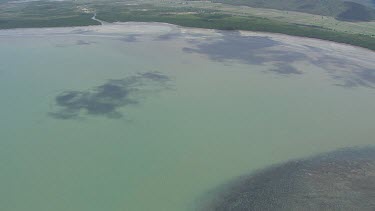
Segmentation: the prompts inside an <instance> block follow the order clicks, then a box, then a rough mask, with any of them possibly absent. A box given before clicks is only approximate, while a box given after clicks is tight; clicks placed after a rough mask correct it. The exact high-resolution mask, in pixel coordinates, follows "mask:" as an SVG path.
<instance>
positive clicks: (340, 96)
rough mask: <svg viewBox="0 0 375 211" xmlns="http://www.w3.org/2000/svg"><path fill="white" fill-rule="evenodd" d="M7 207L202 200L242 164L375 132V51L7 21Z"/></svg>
mask: <svg viewBox="0 0 375 211" xmlns="http://www.w3.org/2000/svg"><path fill="white" fill-rule="evenodd" d="M0 58H1V62H0V96H1V106H0V108H1V109H0V117H1V118H0V126H1V127H0V172H1V173H0V186H1V189H0V210H4V211H24V210H28V211H50V210H54V211H96V210H98V211H99V210H100V211H102V210H113V211H117V210H131V211H138V210H160V211H169V210H170V211H177V210H194V208H195V207H196V205H197V204H199V200H200V199H201V198H202V197H203V196H204V195H205V193H207V192H208V191H210V190H212V189H214V188H215V187H217V186H219V185H221V184H223V183H226V182H227V181H229V180H231V179H233V178H235V177H237V176H239V175H243V174H247V173H251V172H252V171H255V170H258V169H261V168H265V167H268V166H270V165H272V164H276V163H280V162H285V161H288V160H290V159H297V158H301V157H305V156H310V155H314V154H317V153H321V152H326V151H330V150H335V149H338V148H342V147H350V146H365V145H371V144H375V140H374V137H375V124H374V118H375V113H374V108H375V62H374V61H375V54H374V53H373V52H371V51H368V50H365V49H361V48H356V47H352V46H346V45H341V44H336V43H331V42H326V41H319V40H312V39H304V38H295V37H289V36H284V35H271V34H262V33H251V32H220V31H213V30H202V29H193V28H181V27H176V26H173V25H168V24H156V23H155V24H144V23H126V24H121V23H117V24H111V25H105V26H94V27H77V28H56V29H17V30H3V31H0Z"/></svg>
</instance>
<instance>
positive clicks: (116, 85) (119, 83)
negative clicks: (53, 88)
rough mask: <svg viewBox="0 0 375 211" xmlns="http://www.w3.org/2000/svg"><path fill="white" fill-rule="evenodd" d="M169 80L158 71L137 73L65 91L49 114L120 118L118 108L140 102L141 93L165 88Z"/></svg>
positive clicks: (71, 117) (55, 115) (52, 115)
mask: <svg viewBox="0 0 375 211" xmlns="http://www.w3.org/2000/svg"><path fill="white" fill-rule="evenodd" d="M169 81H170V79H169V77H168V76H166V75H163V74H161V73H159V72H145V73H139V74H137V75H134V76H130V77H127V78H123V79H116V80H109V81H107V82H106V83H104V84H103V85H100V86H98V87H94V88H93V89H92V90H87V91H65V92H63V93H61V94H60V95H58V96H57V97H56V98H55V101H56V105H57V106H58V107H59V109H58V110H57V111H55V112H51V113H49V115H50V116H51V117H53V118H57V119H77V118H79V117H80V116H81V115H82V114H81V113H82V112H81V111H83V112H84V115H92V116H105V117H108V118H121V117H122V116H123V115H122V113H121V112H119V111H118V109H119V108H121V107H125V106H128V105H136V104H138V103H139V98H140V94H141V93H142V92H148V91H152V92H153V91H158V90H162V89H165V88H168V82H169Z"/></svg>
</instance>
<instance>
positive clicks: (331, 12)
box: [213, 0, 375, 21]
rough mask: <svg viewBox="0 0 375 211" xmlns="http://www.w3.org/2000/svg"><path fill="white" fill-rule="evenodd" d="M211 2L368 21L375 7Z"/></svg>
mask: <svg viewBox="0 0 375 211" xmlns="http://www.w3.org/2000/svg"><path fill="white" fill-rule="evenodd" d="M348 1H349V0H348ZM213 2H218V3H224V4H231V5H245V6H250V7H260V8H271V9H278V10H288V11H298V12H304V13H310V14H316V15H325V16H332V17H337V18H340V19H341V20H345V21H370V20H374V18H375V9H373V8H371V7H366V6H364V5H362V4H359V3H355V2H347V1H342V0H277V1H272V0H268V1H264V0H213Z"/></svg>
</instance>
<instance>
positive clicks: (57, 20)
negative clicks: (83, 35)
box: [0, 1, 99, 29]
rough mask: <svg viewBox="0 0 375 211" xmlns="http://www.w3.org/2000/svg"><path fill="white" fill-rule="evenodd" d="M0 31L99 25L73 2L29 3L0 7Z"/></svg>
mask: <svg viewBox="0 0 375 211" xmlns="http://www.w3.org/2000/svg"><path fill="white" fill-rule="evenodd" d="M0 8H1V9H0V29H11V28H34V27H63V26H87V25H98V24H99V23H98V22H97V21H94V20H92V19H91V17H92V16H93V15H92V14H88V13H83V12H81V11H79V10H77V9H76V5H75V4H74V3H73V2H44V1H40V2H29V3H17V4H5V5H3V7H0Z"/></svg>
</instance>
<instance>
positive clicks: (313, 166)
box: [198, 147, 375, 211]
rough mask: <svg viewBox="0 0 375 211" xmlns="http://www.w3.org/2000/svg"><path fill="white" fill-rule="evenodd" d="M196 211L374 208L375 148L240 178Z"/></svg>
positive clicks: (350, 150) (338, 153)
mask: <svg viewBox="0 0 375 211" xmlns="http://www.w3.org/2000/svg"><path fill="white" fill-rule="evenodd" d="M198 210H202V211H203V210H204V211H241V210H270V211H273V210H280V211H284V210H285V211H291V210H361V211H373V210H375V147H363V148H348V149H342V150H338V151H334V152H331V153H326V154H320V155H318V156H315V157H311V158H307V159H303V160H296V161H290V162H287V163H284V164H281V165H277V166H273V167H270V168H268V169H265V170H262V171H260V172H258V173H255V174H253V175H249V176H244V177H241V178H238V179H237V180H236V181H233V182H232V183H230V184H227V185H225V186H223V187H222V188H220V189H219V190H216V191H214V193H212V194H209V195H208V196H207V197H206V198H205V199H204V200H203V203H202V204H201V206H200V208H198Z"/></svg>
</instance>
